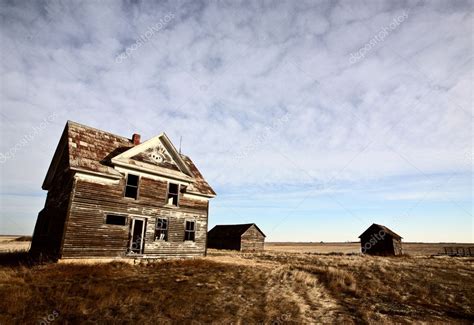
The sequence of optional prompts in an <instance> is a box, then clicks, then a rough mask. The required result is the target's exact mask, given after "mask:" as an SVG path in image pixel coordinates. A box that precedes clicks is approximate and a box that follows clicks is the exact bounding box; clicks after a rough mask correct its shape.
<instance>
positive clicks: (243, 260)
mask: <svg viewBox="0 0 474 325" xmlns="http://www.w3.org/2000/svg"><path fill="white" fill-rule="evenodd" d="M267 248H269V250H268V251H265V252H262V253H255V254H251V253H238V252H230V251H216V250H210V251H209V256H207V257H205V258H199V259H193V260H174V261H158V262H142V263H140V264H137V265H133V264H130V263H123V262H113V263H102V264H61V263H59V264H57V263H56V264H42V265H28V264H24V265H18V263H15V262H17V261H18V257H21V256H22V254H23V257H24V256H25V254H24V253H21V252H17V253H3V254H0V296H1V297H2V298H3V299H1V300H0V324H11V323H25V324H33V323H36V324H38V323H42V322H43V323H46V324H50V323H54V322H56V323H58V324H60V323H91V324H92V323H118V322H120V323H123V322H125V323H136V322H137V323H138V322H139V323H144V324H175V323H176V324H178V323H179V324H209V323H214V324H231V323H235V324H314V323H347V324H354V323H367V324H376V323H377V324H379V323H397V324H398V323H401V324H404V323H413V322H416V323H422V322H425V323H453V324H456V323H459V324H472V322H473V321H474V281H472V279H473V278H474V259H472V258H458V257H430V256H421V255H419V256H418V255H417V256H415V255H416V254H414V255H413V256H410V255H409V256H405V257H391V258H390V257H367V256H360V255H355V254H354V255H340V254H339V255H337V254H327V255H322V253H321V252H319V251H318V252H289V251H278V250H277V249H276V248H275V245H268V246H267ZM425 248H426V247H425ZM328 253H331V252H328Z"/></svg>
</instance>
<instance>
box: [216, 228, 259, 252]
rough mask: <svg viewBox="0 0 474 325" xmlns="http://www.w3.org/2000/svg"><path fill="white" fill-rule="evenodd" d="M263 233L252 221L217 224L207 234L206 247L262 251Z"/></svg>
mask: <svg viewBox="0 0 474 325" xmlns="http://www.w3.org/2000/svg"><path fill="white" fill-rule="evenodd" d="M265 237H266V236H265V234H264V233H263V232H262V231H261V230H260V228H258V227H257V225H256V224H254V223H246V224H240V225H217V226H215V227H214V228H212V229H211V230H210V231H209V232H208V234H207V247H208V248H216V249H231V250H240V251H263V248H264V242H265Z"/></svg>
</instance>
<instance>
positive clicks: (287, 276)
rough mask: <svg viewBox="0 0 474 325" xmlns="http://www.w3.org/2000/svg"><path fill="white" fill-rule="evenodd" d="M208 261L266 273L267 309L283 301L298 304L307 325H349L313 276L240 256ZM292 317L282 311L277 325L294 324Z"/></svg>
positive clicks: (339, 307)
mask: <svg viewBox="0 0 474 325" xmlns="http://www.w3.org/2000/svg"><path fill="white" fill-rule="evenodd" d="M206 259H209V260H212V261H215V262H219V263H226V264H233V265H240V266H246V267H255V268H257V269H259V270H262V269H264V270H265V271H266V272H267V274H268V277H267V285H266V290H267V295H266V306H269V307H268V308H271V306H274V305H275V304H276V303H278V302H279V301H281V300H287V301H292V302H294V303H295V304H296V305H297V306H298V308H299V311H300V315H301V319H302V320H303V323H305V324H315V323H331V322H334V321H344V320H345V321H348V320H349V322H350V319H347V318H345V317H344V316H343V314H344V310H343V307H341V306H340V305H339V304H338V302H337V300H335V299H334V298H332V297H331V295H330V294H329V292H328V291H327V289H326V288H325V287H324V286H323V285H322V284H321V283H320V282H319V280H318V279H317V277H316V276H315V275H313V274H311V273H309V272H305V271H301V270H296V269H293V268H292V267H291V266H289V265H288V264H284V263H281V262H278V261H268V260H257V259H252V258H243V257H241V256H238V255H220V256H208V257H206ZM290 318H291V315H290V314H288V313H286V312H285V310H281V313H280V314H278V315H275V319H274V320H273V321H274V322H276V323H285V322H291V319H290Z"/></svg>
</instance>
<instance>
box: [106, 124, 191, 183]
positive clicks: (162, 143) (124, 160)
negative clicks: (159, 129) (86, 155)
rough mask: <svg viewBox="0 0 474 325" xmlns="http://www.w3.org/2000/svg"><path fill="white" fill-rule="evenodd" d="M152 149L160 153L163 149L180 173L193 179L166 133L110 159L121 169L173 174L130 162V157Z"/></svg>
mask: <svg viewBox="0 0 474 325" xmlns="http://www.w3.org/2000/svg"><path fill="white" fill-rule="evenodd" d="M153 148H160V150H161V151H163V148H164V149H165V150H166V151H167V152H168V153H169V155H170V156H171V159H172V160H173V162H174V163H175V164H176V165H177V166H178V168H179V170H180V171H181V173H184V174H185V175H187V176H188V177H190V178H193V174H192V172H191V171H190V170H189V168H188V167H187V165H186V163H185V162H184V161H183V159H182V158H181V156H180V154H179V153H178V151H177V150H176V148H175V147H174V145H173V143H172V142H171V140H170V139H169V138H168V136H167V135H166V133H161V134H160V135H158V136H156V137H153V138H151V139H149V140H147V141H145V142H143V143H142V144H139V145H137V146H135V147H133V148H130V149H128V150H127V151H125V152H123V153H121V154H119V155H118V156H115V157H114V158H112V164H115V165H119V166H122V167H129V168H133V169H146V171H148V172H151V173H153V172H154V171H155V169H156V171H155V172H156V173H160V174H163V173H164V174H166V175H168V174H174V173H173V171H168V170H166V169H165V168H160V167H158V166H153V168H149V167H147V165H149V164H146V163H140V162H137V161H133V163H132V161H131V158H132V157H134V156H136V155H138V154H140V153H143V152H146V151H149V150H150V149H153ZM158 159H159V158H158ZM174 176H177V175H174ZM187 181H190V180H189V178H188V179H187Z"/></svg>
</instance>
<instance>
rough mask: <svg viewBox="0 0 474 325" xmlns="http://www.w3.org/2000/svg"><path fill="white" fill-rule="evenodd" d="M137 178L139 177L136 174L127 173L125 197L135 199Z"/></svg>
mask: <svg viewBox="0 0 474 325" xmlns="http://www.w3.org/2000/svg"><path fill="white" fill-rule="evenodd" d="M139 179H140V178H139V177H138V176H137V175H133V174H128V175H127V184H126V185H125V197H130V198H133V199H135V200H136V199H137V196H138V181H139Z"/></svg>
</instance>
